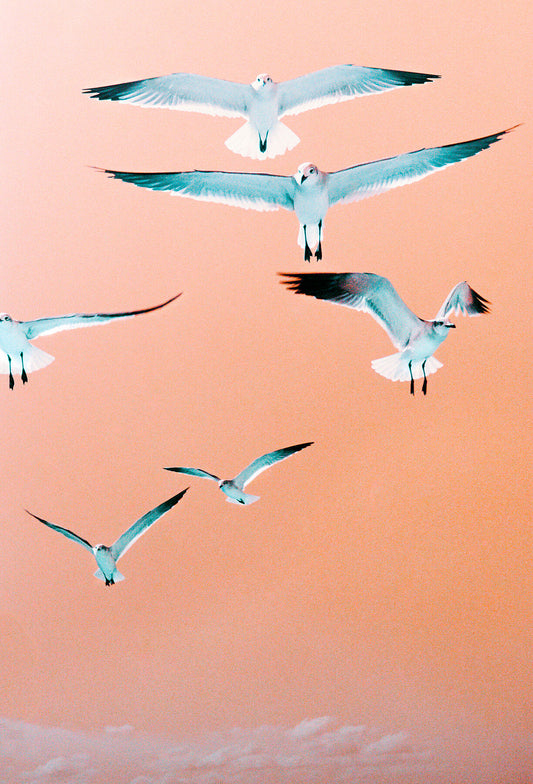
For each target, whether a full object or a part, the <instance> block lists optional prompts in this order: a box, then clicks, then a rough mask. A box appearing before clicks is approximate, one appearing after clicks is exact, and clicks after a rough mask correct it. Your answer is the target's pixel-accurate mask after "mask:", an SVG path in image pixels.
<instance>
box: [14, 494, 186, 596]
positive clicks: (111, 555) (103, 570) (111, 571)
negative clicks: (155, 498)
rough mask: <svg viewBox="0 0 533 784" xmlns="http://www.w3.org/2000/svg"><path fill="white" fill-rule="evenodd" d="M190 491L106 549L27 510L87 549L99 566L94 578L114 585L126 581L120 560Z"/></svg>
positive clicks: (153, 512)
mask: <svg viewBox="0 0 533 784" xmlns="http://www.w3.org/2000/svg"><path fill="white" fill-rule="evenodd" d="M188 489H189V488H188V487H187V488H185V490H182V491H181V493H178V495H175V496H173V497H172V498H169V499H168V501H163V503H162V504H159V506H156V507H155V509H152V510H151V511H150V512H147V513H146V514H145V515H143V516H142V517H140V518H139V519H138V520H137V521H136V522H135V523H133V525H132V526H130V527H129V528H128V530H127V531H125V532H124V533H123V534H122V536H119V538H118V539H117V541H116V542H115V543H114V544H112V545H111V547H106V545H105V544H95V545H91V544H89V542H88V541H87V540H86V539H82V537H81V536H78V534H75V533H74V532H73V531H69V529H68V528H62V527H61V526H60V525H54V524H53V523H49V522H48V521H47V520H43V518H42V517H37V515H34V514H33V513H32V512H28V510H27V509H26V511H27V512H28V514H29V515H31V516H32V517H35V519H36V520H39V522H41V523H44V525H47V526H48V527H49V528H52V529H53V530H54V531H57V532H58V533H60V534H63V536H66V537H67V539H72V541H73V542H78V544H81V546H82V547H85V549H86V550H88V551H89V552H90V553H92V555H94V557H95V558H96V563H97V564H98V569H97V570H96V572H95V573H94V576H95V577H97V578H98V579H99V580H105V584H106V585H114V584H115V583H118V582H120V581H121V580H124V579H125V577H124V575H123V574H121V573H120V572H119V571H118V569H117V561H118V559H119V558H122V556H123V555H124V553H126V552H127V551H128V550H129V549H130V547H131V546H132V544H135V542H136V541H137V539H138V538H139V537H140V536H142V535H143V534H144V533H145V532H146V531H147V530H148V529H149V528H150V526H151V525H153V524H154V523H155V521H156V520H159V518H160V517H162V515H164V514H165V513H166V512H168V511H169V509H172V507H173V506H175V505H176V504H177V503H178V501H179V500H180V499H181V498H183V496H184V495H185V493H186V492H187V490H188Z"/></svg>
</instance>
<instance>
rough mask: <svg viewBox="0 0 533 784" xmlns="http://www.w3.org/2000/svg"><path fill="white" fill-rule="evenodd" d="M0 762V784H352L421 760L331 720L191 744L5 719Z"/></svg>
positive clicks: (405, 747)
mask: <svg viewBox="0 0 533 784" xmlns="http://www.w3.org/2000/svg"><path fill="white" fill-rule="evenodd" d="M0 754H1V756H2V759H3V760H4V762H5V763H6V764H5V765H4V766H3V770H2V772H1V773H0V784H13V782H14V781H16V782H17V784H19V782H20V784H108V782H109V781H111V780H112V781H113V782H114V784H221V782H223V783H224V784H323V782H324V781H328V782H331V784H337V783H338V784H352V782H358V781H365V782H366V781H368V780H369V779H368V778H367V776H368V773H369V771H372V775H373V776H379V775H380V771H383V770H386V769H387V766H388V765H389V764H391V763H393V764H394V766H395V767H394V770H395V772H398V770H400V771H402V770H405V772H406V773H409V772H410V771H413V770H414V769H417V770H419V769H420V767H419V766H420V763H421V761H423V760H425V757H424V754H423V753H421V750H420V749H418V750H415V749H413V747H412V744H411V742H410V739H409V736H408V735H407V734H406V733H405V732H395V733H389V734H379V733H376V732H374V731H371V730H369V729H368V728H365V727H364V726H362V725H358V724H342V723H340V722H338V721H337V720H335V719H334V718H332V717H330V716H319V717H315V718H306V719H303V720H302V721H300V722H299V723H298V724H296V725H294V726H292V727H287V726H277V725H262V726H259V727H256V728H253V729H241V728H233V729H231V730H228V731H227V732H216V733H210V734H207V735H204V736H202V737H201V738H197V739H194V740H191V741H188V742H176V741H173V740H169V739H168V738H162V737H159V736H155V735H149V734H147V733H142V732H139V731H136V730H135V729H134V728H133V727H132V726H131V725H129V724H124V725H122V726H118V727H112V726H107V727H105V728H104V729H103V730H100V731H99V732H94V733H90V732H74V731H70V730H65V729H62V728H53V727H49V728H46V727H38V726H36V725H31V724H25V723H24V722H15V721H9V720H7V719H4V720H0ZM398 766H400V767H398ZM417 766H418V768H417ZM3 776H4V778H3Z"/></svg>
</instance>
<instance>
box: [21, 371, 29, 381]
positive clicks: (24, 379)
mask: <svg viewBox="0 0 533 784" xmlns="http://www.w3.org/2000/svg"><path fill="white" fill-rule="evenodd" d="M20 377H21V379H22V383H23V384H27V383H28V376H27V375H26V371H25V370H24V368H23V369H22V373H21V374H20Z"/></svg>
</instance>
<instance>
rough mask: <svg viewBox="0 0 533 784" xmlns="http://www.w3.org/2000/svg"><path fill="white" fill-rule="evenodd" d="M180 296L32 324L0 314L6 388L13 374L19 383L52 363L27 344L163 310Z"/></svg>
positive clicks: (0, 354) (0, 367)
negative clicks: (140, 307) (149, 304)
mask: <svg viewBox="0 0 533 784" xmlns="http://www.w3.org/2000/svg"><path fill="white" fill-rule="evenodd" d="M179 296H181V292H180V294H176V296H175V297H172V298H171V299H168V300H167V301H166V302H163V303H162V304H161V305H154V307H152V308H144V309H143V310H130V311H122V312H120V313H71V314H70V315H67V316H56V317H54V318H40V319H36V320H35V321H15V320H14V319H12V318H11V316H9V315H8V314H7V313H0V373H4V374H8V375H9V388H10V389H13V387H14V386H15V379H14V377H13V373H20V377H21V379H22V383H23V384H25V383H26V382H27V381H28V375H27V374H28V373H32V372H33V371H34V370H40V369H41V368H43V367H46V366H47V365H49V364H50V363H51V362H53V361H54V357H53V356H52V355H51V354H47V353H46V351H42V350H41V349H40V348H37V347H36V346H34V345H32V344H31V343H30V342H29V341H30V340H33V338H38V337H40V336H41V335H51V334H52V333H53V332H61V331H62V330H64V329H77V328H78V327H92V326H95V325H96V324H105V323H106V322H107V321H113V320H115V319H124V318H131V317H132V316H138V315H140V314H141V313H150V312H151V311H153V310H159V309H160V308H164V307H165V305H168V304H169V303H170V302H174V300H175V299H177V298H178V297H179Z"/></svg>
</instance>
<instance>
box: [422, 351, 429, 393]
mask: <svg viewBox="0 0 533 784" xmlns="http://www.w3.org/2000/svg"><path fill="white" fill-rule="evenodd" d="M426 362H427V359H425V360H424V361H423V362H422V373H423V374H424V383H423V384H422V394H423V395H425V394H426V392H427V391H428V380H427V378H426Z"/></svg>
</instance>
